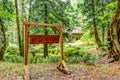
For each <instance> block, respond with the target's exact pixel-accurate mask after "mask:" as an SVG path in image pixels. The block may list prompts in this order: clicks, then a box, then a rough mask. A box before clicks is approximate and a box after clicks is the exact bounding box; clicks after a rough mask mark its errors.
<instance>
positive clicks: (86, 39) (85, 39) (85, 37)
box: [80, 31, 94, 43]
mask: <svg viewBox="0 0 120 80" xmlns="http://www.w3.org/2000/svg"><path fill="white" fill-rule="evenodd" d="M80 40H81V41H83V42H89V43H93V42H94V39H93V36H92V35H91V32H90V31H86V32H85V33H84V34H83V35H82V37H81V38H80Z"/></svg>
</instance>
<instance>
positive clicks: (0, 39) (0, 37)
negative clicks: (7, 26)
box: [0, 19, 6, 60]
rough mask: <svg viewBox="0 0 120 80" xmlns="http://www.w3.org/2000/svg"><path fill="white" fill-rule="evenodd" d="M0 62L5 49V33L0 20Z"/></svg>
mask: <svg viewBox="0 0 120 80" xmlns="http://www.w3.org/2000/svg"><path fill="white" fill-rule="evenodd" d="M0 44H1V45H0V60H3V55H4V52H5V48H6V38H5V31H4V26H3V24H2V20H1V19H0Z"/></svg>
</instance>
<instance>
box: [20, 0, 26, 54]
mask: <svg viewBox="0 0 120 80" xmlns="http://www.w3.org/2000/svg"><path fill="white" fill-rule="evenodd" d="M24 11H25V10H24V0H22V13H21V16H22V21H24ZM21 32H22V52H23V53H24V47H23V46H24V25H23V24H22V31H21ZM23 56H24V55H23Z"/></svg>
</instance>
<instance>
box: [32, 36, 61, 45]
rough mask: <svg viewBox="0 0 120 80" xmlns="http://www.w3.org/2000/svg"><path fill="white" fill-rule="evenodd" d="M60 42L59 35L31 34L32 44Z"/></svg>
mask: <svg viewBox="0 0 120 80" xmlns="http://www.w3.org/2000/svg"><path fill="white" fill-rule="evenodd" d="M50 43H59V35H30V44H50Z"/></svg>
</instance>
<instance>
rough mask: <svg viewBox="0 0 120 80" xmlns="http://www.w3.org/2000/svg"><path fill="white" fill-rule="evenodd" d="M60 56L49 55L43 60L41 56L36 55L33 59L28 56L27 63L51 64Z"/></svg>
mask: <svg viewBox="0 0 120 80" xmlns="http://www.w3.org/2000/svg"><path fill="white" fill-rule="evenodd" d="M59 58H60V56H54V55H50V56H49V57H46V58H44V57H43V55H40V54H36V55H35V56H34V57H33V56H32V55H29V57H28V62H29V63H52V62H58V61H59Z"/></svg>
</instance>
